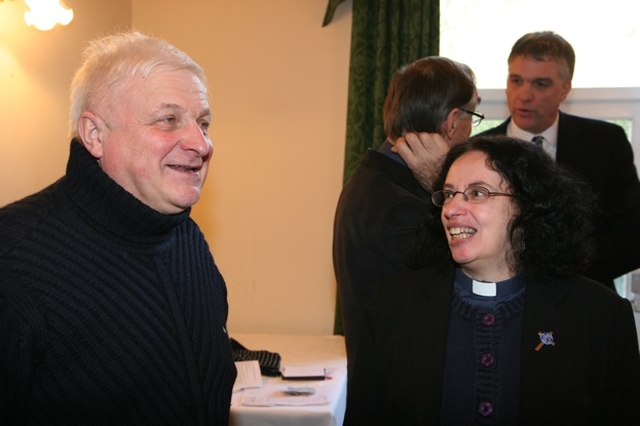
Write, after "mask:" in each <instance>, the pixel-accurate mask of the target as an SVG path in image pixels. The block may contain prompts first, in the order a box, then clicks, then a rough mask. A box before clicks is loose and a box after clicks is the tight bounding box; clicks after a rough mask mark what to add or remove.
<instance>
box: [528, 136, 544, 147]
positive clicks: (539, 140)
mask: <svg viewBox="0 0 640 426" xmlns="http://www.w3.org/2000/svg"><path fill="white" fill-rule="evenodd" d="M543 140H544V137H543V136H540V135H538V136H534V137H533V139H531V142H533V143H535V144H536V146H539V147H540V148H542V141H543Z"/></svg>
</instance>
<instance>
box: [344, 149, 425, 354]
mask: <svg viewBox="0 0 640 426" xmlns="http://www.w3.org/2000/svg"><path fill="white" fill-rule="evenodd" d="M429 202H430V201H429V193H428V192H427V191H426V190H425V189H423V188H422V186H420V184H419V183H418V181H417V180H416V179H415V178H414V176H413V174H412V173H411V171H410V170H409V169H408V168H407V167H405V166H403V165H402V164H400V163H398V162H396V161H394V160H392V159H391V158H389V157H387V156H385V155H383V154H381V153H379V152H377V151H374V150H368V151H367V152H366V153H365V154H364V157H363V158H362V161H361V163H360V165H359V166H358V168H357V169H356V171H355V172H354V174H353V176H352V177H351V179H350V180H349V181H348V182H347V183H346V184H345V186H344V188H343V189H342V193H341V194H340V199H339V201H338V206H337V209H336V215H335V222H334V230H333V265H334V270H335V274H336V280H337V284H338V292H339V299H340V309H341V312H342V322H343V327H344V333H345V340H346V345H347V356H348V359H349V361H352V360H353V354H354V352H355V349H356V342H357V338H358V333H359V331H360V327H361V324H362V318H363V316H364V309H365V306H366V304H367V302H368V300H369V297H370V296H371V293H373V288H374V286H375V285H376V284H377V283H379V282H380V281H382V280H384V279H386V278H390V277H392V276H395V275H397V274H399V273H401V272H405V271H407V270H409V269H416V267H417V266H416V265H414V262H412V254H411V249H412V245H413V239H414V235H415V230H416V228H417V226H418V225H419V224H420V222H421V221H422V218H423V216H424V212H425V210H426V206H427V203H429Z"/></svg>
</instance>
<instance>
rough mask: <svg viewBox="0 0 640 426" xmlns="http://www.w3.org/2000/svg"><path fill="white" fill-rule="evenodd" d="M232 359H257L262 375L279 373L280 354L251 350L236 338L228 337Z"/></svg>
mask: <svg viewBox="0 0 640 426" xmlns="http://www.w3.org/2000/svg"><path fill="white" fill-rule="evenodd" d="M229 340H230V342H231V351H232V354H233V361H234V362H235V361H254V360H255V361H258V364H259V365H260V372H261V373H262V374H263V375H264V376H270V377H277V376H279V375H280V361H281V358H280V355H279V354H277V353H275V352H269V351H265V350H259V351H252V350H249V349H247V348H245V347H244V346H242V345H241V344H240V343H239V342H238V341H237V340H235V339H233V338H230V339H229Z"/></svg>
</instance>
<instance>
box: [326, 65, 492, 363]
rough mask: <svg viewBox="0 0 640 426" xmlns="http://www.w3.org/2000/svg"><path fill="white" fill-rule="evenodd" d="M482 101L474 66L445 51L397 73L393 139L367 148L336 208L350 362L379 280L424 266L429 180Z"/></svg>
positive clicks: (387, 114) (387, 122)
mask: <svg viewBox="0 0 640 426" xmlns="http://www.w3.org/2000/svg"><path fill="white" fill-rule="evenodd" d="M478 102H479V99H478V94H477V90H476V87H475V82H474V76H473V72H472V71H471V70H470V69H469V67H467V66H466V65H463V64H460V63H457V62H455V61H452V60H450V59H447V58H443V57H427V58H423V59H419V60H417V61H416V62H414V63H412V64H410V65H407V66H405V67H403V68H402V69H400V70H399V71H398V72H397V73H396V75H395V76H394V78H393V79H392V81H391V84H390V87H389V91H388V93H387V97H386V99H385V104H384V129H385V133H386V135H387V139H386V140H385V141H384V143H383V144H382V146H381V147H380V148H379V149H378V150H377V151H375V150H368V151H367V152H365V153H364V156H363V158H362V160H361V163H360V165H359V166H358V168H357V169H356V170H355V172H354V174H353V176H352V177H351V178H350V180H349V181H348V182H347V183H346V184H345V186H344V188H343V190H342V193H341V195H340V199H339V201H338V206H337V209H336V215H335V222H334V233H333V264H334V270H335V274H336V279H337V284H338V295H339V303H340V309H341V313H342V323H343V327H344V334H345V340H346V345H347V357H348V363H349V364H350V363H351V362H352V360H353V357H354V354H355V349H356V344H357V340H358V334H359V332H360V327H361V324H362V321H363V316H364V309H365V306H366V304H367V302H368V300H369V297H370V296H371V294H372V292H373V288H374V287H375V285H376V284H377V283H379V282H380V281H382V280H384V279H385V278H389V277H392V276H394V275H396V274H399V273H402V272H405V271H407V270H410V269H414V268H416V267H417V264H416V262H415V261H414V260H413V259H412V244H413V238H414V234H415V231H416V228H417V227H418V225H419V224H420V222H421V219H422V217H423V215H424V211H425V207H426V205H427V203H429V202H430V201H429V197H430V194H429V190H430V180H431V179H432V178H433V175H435V173H436V172H437V166H439V160H440V158H441V156H442V155H444V154H446V151H447V150H448V147H449V146H452V145H453V144H456V143H458V142H461V141H463V140H465V139H467V138H468V137H469V134H470V133H471V126H472V124H477V123H479V121H480V120H481V117H482V114H480V113H477V112H475V108H476V106H477V104H478ZM394 145H395V146H394Z"/></svg>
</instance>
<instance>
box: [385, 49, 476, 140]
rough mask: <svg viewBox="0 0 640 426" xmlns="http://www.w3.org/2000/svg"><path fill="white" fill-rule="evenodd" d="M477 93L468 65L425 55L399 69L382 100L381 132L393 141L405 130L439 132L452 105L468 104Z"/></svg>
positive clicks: (461, 105) (464, 105) (456, 106)
mask: <svg viewBox="0 0 640 426" xmlns="http://www.w3.org/2000/svg"><path fill="white" fill-rule="evenodd" d="M475 93H476V84H475V76H474V74H473V71H471V68H469V67H468V66H467V65H464V64H461V63H458V62H456V61H452V60H451V59H447V58H444V57H441V56H428V57H426V58H422V59H418V60H417V61H415V62H413V63H411V64H409V65H405V66H404V67H402V68H400V69H399V70H398V71H397V72H396V73H395V75H394V76H393V79H392V80H391V84H390V85H389V90H388V92H387V97H386V98H385V101H384V110H383V120H384V131H385V134H386V136H387V138H389V139H390V140H392V141H395V140H396V139H398V138H400V137H401V136H403V135H404V134H405V133H407V132H429V133H440V131H441V129H440V127H441V126H442V123H444V121H445V120H446V118H447V115H448V114H449V112H451V110H452V109H454V108H460V107H468V106H469V104H470V103H471V100H472V99H473V95H474V94H475Z"/></svg>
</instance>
